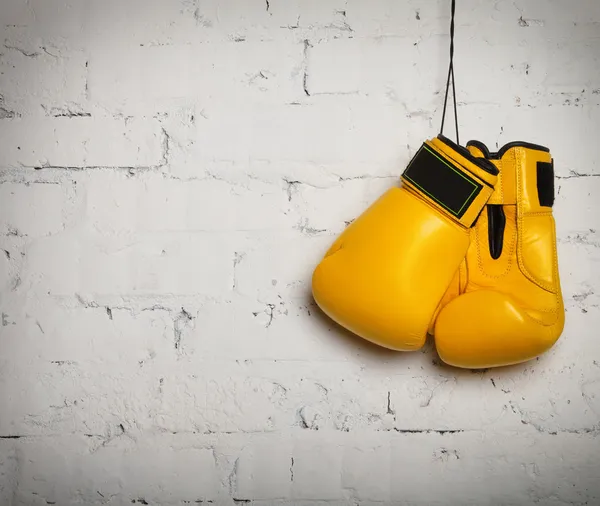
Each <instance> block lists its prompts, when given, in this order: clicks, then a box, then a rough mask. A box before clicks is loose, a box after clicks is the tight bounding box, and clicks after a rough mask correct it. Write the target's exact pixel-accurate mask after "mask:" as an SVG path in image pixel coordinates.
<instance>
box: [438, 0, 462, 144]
mask: <svg viewBox="0 0 600 506" xmlns="http://www.w3.org/2000/svg"><path fill="white" fill-rule="evenodd" d="M455 10H456V0H452V13H451V17H450V65H449V66H448V79H447V81H446V94H445V96H444V111H443V112H442V125H441V127H440V134H443V133H444V120H445V119H446V105H447V103H448V91H449V90H450V79H451V78H452V98H453V101H454V125H455V128H456V143H457V144H460V140H459V137H458V112H457V109H456V81H455V80H454V12H455Z"/></svg>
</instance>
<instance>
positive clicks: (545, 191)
mask: <svg viewBox="0 0 600 506" xmlns="http://www.w3.org/2000/svg"><path fill="white" fill-rule="evenodd" d="M537 191H538V199H539V201H540V206H546V207H552V206H553V205H554V160H552V161H551V162H549V163H548V162H538V163H537Z"/></svg>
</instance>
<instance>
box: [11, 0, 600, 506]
mask: <svg viewBox="0 0 600 506" xmlns="http://www.w3.org/2000/svg"><path fill="white" fill-rule="evenodd" d="M449 4H450V2H448V1H445V0H444V1H442V0H436V1H425V0H406V1H392V0H369V1H367V0H293V1H288V0H267V1H265V0H251V1H247V0H208V1H198V0H167V1H159V0H152V1H150V2H148V1H142V0H130V1H126V2H124V1H120V0H109V1H106V0H90V1H87V2H79V1H75V0H66V1H60V2H59V1H54V0H50V1H48V0H30V1H28V2H25V1H19V0H6V1H3V2H0V35H1V37H0V41H1V42H0V44H1V45H0V505H2V506H30V505H31V506H46V505H48V504H56V505H59V506H63V505H64V506H67V505H75V504H78V505H94V506H100V505H109V506H117V505H119V506H124V505H131V504H134V505H157V506H158V505H161V506H163V505H164V506H183V505H188V504H189V505H194V504H219V505H221V504H222V505H226V506H227V505H234V504H255V505H257V506H276V505H277V506H284V505H299V506H342V505H352V504H360V505H364V506H374V505H378V506H383V505H406V506H409V505H410V506H417V505H418V506H431V505H440V506H441V505H458V504H460V505H469V506H484V505H489V506H496V505H505V506H517V505H519V506H521V505H523V504H540V505H544V506H546V505H547V506H565V505H585V504H587V505H595V504H600V485H599V484H598V475H599V470H600V457H599V455H600V340H599V339H598V328H600V298H599V293H600V269H599V266H600V232H599V231H600V205H599V204H598V195H599V194H600V178H599V176H600V165H599V162H598V150H597V131H598V129H599V128H600V73H599V69H600V65H599V63H600V61H599V60H600V43H599V38H598V30H599V27H600V3H598V2H595V1H593V0H585V1H579V2H570V1H567V0H555V1H552V2H542V1H539V0H536V1H530V2H521V3H519V2H517V3H514V2H508V1H500V2H496V3H495V4H491V3H489V2H480V1H476V0H465V1H460V2H458V13H457V14H458V17H457V38H456V39H457V40H456V50H457V57H456V77H457V85H458V88H457V90H458V99H459V119H460V124H461V140H462V141H463V143H464V142H465V141H466V140H468V139H471V138H476V139H479V140H481V141H483V142H485V143H487V144H488V145H489V146H490V148H495V147H497V146H500V145H502V144H504V143H506V142H509V141H511V140H517V139H520V140H527V141H530V142H537V143H541V144H544V145H547V146H549V147H550V148H551V151H552V154H553V156H554V159H555V170H556V181H555V183H556V194H557V195H556V204H555V216H556V224H557V235H558V252H559V263H560V269H561V282H562V288H563V293H564V298H565V307H566V310H567V319H566V326H565V330H564V333H563V337H562V338H561V340H560V341H559V342H558V343H557V345H556V346H555V348H554V349H552V350H551V351H550V352H548V353H547V354H546V355H544V356H543V357H541V358H540V359H539V360H534V361H532V362H529V363H527V364H522V365H519V366H514V367H509V368H505V369H500V370H482V371H473V372H471V371H461V370H457V369H453V368H451V367H447V366H444V365H443V364H441V363H440V360H439V358H438V357H437V355H436V353H435V348H434V346H433V343H428V344H427V346H426V347H425V348H424V349H423V350H421V351H420V352H417V353H413V354H399V353H390V352H387V351H385V350H382V349H379V348H376V347H374V346H372V345H370V344H368V343H366V342H363V341H361V340H358V339H356V338H355V337H353V336H352V335H351V334H349V333H348V332H345V331H344V330H342V329H340V328H339V327H338V326H336V325H334V324H333V323H332V322H331V321H330V320H328V319H327V318H326V317H325V316H324V315H322V314H321V313H320V311H319V310H318V308H317V307H316V306H315V304H314V302H313V300H312V298H311V295H310V277H311V274H312V269H313V268H314V266H315V265H316V263H317V262H318V261H319V259H320V258H321V257H322V255H323V253H324V252H325V251H326V250H327V248H328V247H329V245H330V244H331V242H332V241H333V240H334V238H335V237H336V236H337V235H338V234H339V233H340V232H341V231H342V230H343V229H344V228H345V227H346V226H347V225H348V224H349V223H350V222H351V221H352V220H353V219H354V218H356V217H357V216H358V215H359V214H360V213H361V212H362V211H363V210H364V209H365V208H366V207H367V206H368V205H369V204H370V203H371V202H373V201H374V200H375V199H376V198H377V197H378V196H379V195H380V194H381V193H382V192H384V191H385V190H386V189H387V188H389V187H390V186H392V185H394V184H395V182H396V181H397V177H398V175H399V174H400V172H401V171H402V170H403V168H404V166H405V165H406V163H407V162H408V160H409V159H410V157H411V156H412V155H413V154H414V153H415V151H416V149H417V148H418V146H419V145H420V143H421V142H422V141H423V140H424V139H425V138H427V137H431V136H433V135H435V133H437V127H438V124H439V120H440V118H441V106H442V98H443V86H444V83H445V76H446V71H445V67H446V64H447V56H448V47H447V45H448V21H449V19H448V16H449ZM451 132H452V130H451V129H450V130H449V132H448V133H449V134H450V133H451Z"/></svg>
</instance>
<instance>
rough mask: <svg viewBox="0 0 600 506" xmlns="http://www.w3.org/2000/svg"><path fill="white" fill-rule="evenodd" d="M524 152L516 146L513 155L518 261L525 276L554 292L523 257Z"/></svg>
mask: <svg viewBox="0 0 600 506" xmlns="http://www.w3.org/2000/svg"><path fill="white" fill-rule="evenodd" d="M523 154H524V153H523V149H522V148H520V147H517V148H515V150H514V153H513V154H512V156H513V157H514V166H515V167H516V171H517V230H518V233H517V241H518V245H517V261H518V263H519V267H520V269H521V271H522V272H523V274H524V275H525V277H527V278H528V279H529V280H530V281H531V282H533V283H534V284H536V285H537V286H539V287H540V288H543V289H544V290H546V291H549V292H551V293H554V289H553V287H552V285H551V284H548V283H545V282H543V281H540V280H538V279H537V278H536V277H535V276H533V275H532V274H531V272H529V270H528V269H527V267H526V266H525V259H524V258H523V229H524V228H525V224H524V218H525V213H524V211H523V175H522V168H523V167H522V163H521V160H522V156H523ZM517 155H519V157H517ZM517 162H518V166H517ZM527 215H529V216H531V215H534V213H527ZM553 247H554V248H556V246H555V245H553Z"/></svg>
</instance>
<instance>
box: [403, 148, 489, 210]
mask: <svg viewBox="0 0 600 506" xmlns="http://www.w3.org/2000/svg"><path fill="white" fill-rule="evenodd" d="M402 176H403V177H404V178H405V179H406V180H408V181H410V182H411V183H412V184H413V185H414V186H415V187H417V188H418V189H419V190H421V191H422V192H423V193H424V194H425V195H427V196H428V197H429V198H430V199H432V200H433V201H435V202H436V203H438V204H439V205H440V206H442V207H443V208H444V209H446V210H447V211H448V212H449V213H450V214H452V215H454V216H456V217H457V218H461V217H462V215H463V214H465V212H466V211H467V209H469V205H470V204H471V203H472V202H473V200H475V198H476V197H477V195H478V194H479V192H480V191H481V189H482V187H483V186H482V185H481V183H479V182H477V181H476V180H474V179H472V178H471V177H469V176H468V175H467V174H465V173H464V172H463V171H461V170H460V169H458V168H457V167H456V166H453V164H452V162H450V161H449V160H447V159H446V158H443V157H442V155H440V154H438V153H436V152H435V151H433V150H432V149H431V148H429V147H428V146H427V145H426V144H423V145H422V146H421V148H420V149H419V151H417V154H416V155H415V156H414V157H413V159H412V160H411V162H410V163H409V164H408V167H406V170H405V171H404V173H403V174H402Z"/></svg>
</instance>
